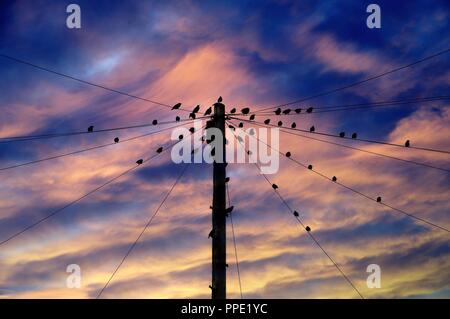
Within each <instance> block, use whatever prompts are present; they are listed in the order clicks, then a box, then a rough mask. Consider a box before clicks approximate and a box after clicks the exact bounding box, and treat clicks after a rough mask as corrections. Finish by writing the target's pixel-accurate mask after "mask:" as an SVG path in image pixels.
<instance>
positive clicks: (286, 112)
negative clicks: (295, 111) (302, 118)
mask: <svg viewBox="0 0 450 319" xmlns="http://www.w3.org/2000/svg"><path fill="white" fill-rule="evenodd" d="M289 113H291V109H286V110H284V111H283V114H286V115H288V114H289Z"/></svg>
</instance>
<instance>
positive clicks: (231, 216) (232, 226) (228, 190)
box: [226, 183, 244, 299]
mask: <svg viewBox="0 0 450 319" xmlns="http://www.w3.org/2000/svg"><path fill="white" fill-rule="evenodd" d="M226 187H227V197H228V207H231V199H230V189H229V186H228V183H226ZM228 216H229V217H230V224H231V233H232V235H233V245H234V256H235V259H236V270H237V276H238V281H239V292H240V294H241V299H244V296H243V294H242V283H241V272H240V270H239V259H238V253H237V244H236V236H235V233H234V223H233V212H230V213H229V215H228Z"/></svg>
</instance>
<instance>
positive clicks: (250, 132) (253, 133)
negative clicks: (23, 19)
mask: <svg viewBox="0 0 450 319" xmlns="http://www.w3.org/2000/svg"><path fill="white" fill-rule="evenodd" d="M248 134H249V135H252V136H253V135H255V130H254V129H253V128H251V129H250V130H249V131H248Z"/></svg>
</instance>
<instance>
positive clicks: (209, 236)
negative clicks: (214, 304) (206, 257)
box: [208, 229, 214, 287]
mask: <svg viewBox="0 0 450 319" xmlns="http://www.w3.org/2000/svg"><path fill="white" fill-rule="evenodd" d="M213 237H214V229H211V231H210V232H209V234H208V238H213ZM210 287H211V286H210Z"/></svg>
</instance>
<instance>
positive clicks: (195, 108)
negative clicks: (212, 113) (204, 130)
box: [192, 105, 200, 113]
mask: <svg viewBox="0 0 450 319" xmlns="http://www.w3.org/2000/svg"><path fill="white" fill-rule="evenodd" d="M198 111H200V105H197V106H196V107H194V109H193V110H192V113H197V112H198Z"/></svg>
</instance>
